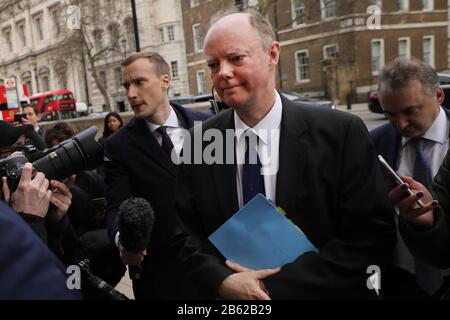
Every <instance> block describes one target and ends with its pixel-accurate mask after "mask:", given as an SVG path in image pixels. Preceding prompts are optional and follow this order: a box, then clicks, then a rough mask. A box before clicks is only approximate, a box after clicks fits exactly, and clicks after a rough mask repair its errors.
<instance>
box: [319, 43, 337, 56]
mask: <svg viewBox="0 0 450 320" xmlns="http://www.w3.org/2000/svg"><path fill="white" fill-rule="evenodd" d="M338 56H339V47H338V45H337V44H330V45H327V46H323V59H324V60H328V59H333V58H337V57H338Z"/></svg>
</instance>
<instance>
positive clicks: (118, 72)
mask: <svg viewBox="0 0 450 320" xmlns="http://www.w3.org/2000/svg"><path fill="white" fill-rule="evenodd" d="M114 75H115V80H116V90H119V89H120V88H121V87H122V69H121V68H120V67H119V68H115V69H114Z"/></svg>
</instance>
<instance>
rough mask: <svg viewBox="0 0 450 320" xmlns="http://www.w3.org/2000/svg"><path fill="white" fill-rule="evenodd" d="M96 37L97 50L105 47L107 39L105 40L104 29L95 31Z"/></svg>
mask: <svg viewBox="0 0 450 320" xmlns="http://www.w3.org/2000/svg"><path fill="white" fill-rule="evenodd" d="M94 39H95V47H96V49H97V51H100V50H102V49H103V48H105V41H104V37H103V31H102V30H95V31H94Z"/></svg>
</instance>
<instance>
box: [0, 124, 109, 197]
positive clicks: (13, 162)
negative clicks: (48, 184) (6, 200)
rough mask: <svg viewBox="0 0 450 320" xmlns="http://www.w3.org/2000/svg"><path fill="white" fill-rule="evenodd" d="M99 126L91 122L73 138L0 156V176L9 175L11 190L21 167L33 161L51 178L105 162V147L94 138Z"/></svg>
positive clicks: (14, 188)
mask: <svg viewBox="0 0 450 320" xmlns="http://www.w3.org/2000/svg"><path fill="white" fill-rule="evenodd" d="M96 134H97V128H96V127H95V126H92V127H90V128H88V129H86V130H84V131H82V132H80V133H79V134H77V135H76V136H74V137H73V138H72V139H69V140H66V141H63V142H61V143H60V144H59V145H57V146H55V147H53V148H50V149H48V150H46V151H44V152H40V151H37V150H36V149H35V148H33V147H30V146H23V147H22V151H23V154H17V155H16V154H13V155H11V156H9V157H7V158H5V159H2V160H0V176H2V177H6V178H7V180H8V186H9V189H10V190H11V192H14V191H15V190H16V188H17V185H18V184H19V180H20V176H21V173H22V168H23V166H24V165H25V163H27V162H31V163H32V164H33V171H34V172H42V173H44V174H45V177H46V178H47V179H48V180H60V181H61V180H64V179H66V178H68V177H70V176H71V175H72V174H75V173H77V172H80V171H82V170H86V169H89V170H92V169H94V168H96V167H97V166H98V165H100V164H101V163H102V162H103V148H102V146H101V145H100V144H99V143H98V142H97V141H96V140H95V135H96Z"/></svg>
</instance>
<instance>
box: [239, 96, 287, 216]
mask: <svg viewBox="0 0 450 320" xmlns="http://www.w3.org/2000/svg"><path fill="white" fill-rule="evenodd" d="M281 114H282V104H281V98H280V95H279V94H278V92H276V91H275V103H274V105H273V106H272V109H270V111H269V113H268V114H267V115H266V116H265V117H264V118H263V119H262V120H261V121H260V122H258V124H257V125H256V126H254V127H253V128H250V127H249V126H247V125H246V124H245V123H244V122H243V121H242V120H241V119H240V118H239V116H238V114H237V113H236V112H234V128H235V135H236V147H235V148H236V160H237V166H236V188H237V195H238V204H239V208H242V206H243V202H244V201H243V191H242V167H243V166H242V164H243V163H244V156H245V139H244V136H245V135H244V134H243V133H244V131H246V130H247V129H250V130H252V131H253V132H254V133H255V134H256V135H257V136H258V138H259V143H258V147H257V152H258V156H259V159H260V161H261V165H262V173H263V175H264V187H265V191H266V198H267V199H270V200H272V201H273V203H275V200H276V199H275V196H276V185H277V172H278V163H279V145H280V125H281Z"/></svg>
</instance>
